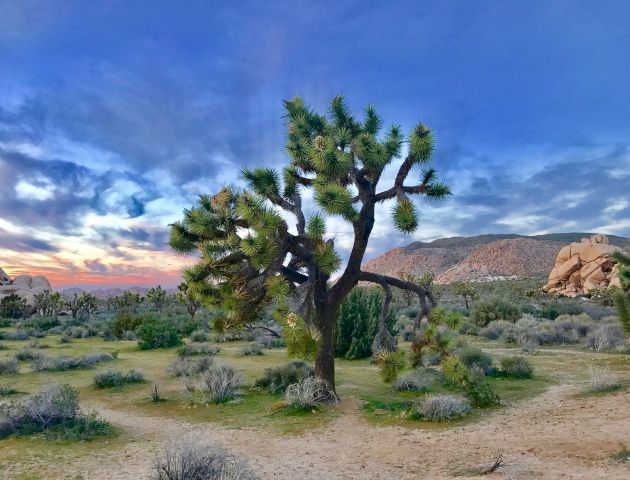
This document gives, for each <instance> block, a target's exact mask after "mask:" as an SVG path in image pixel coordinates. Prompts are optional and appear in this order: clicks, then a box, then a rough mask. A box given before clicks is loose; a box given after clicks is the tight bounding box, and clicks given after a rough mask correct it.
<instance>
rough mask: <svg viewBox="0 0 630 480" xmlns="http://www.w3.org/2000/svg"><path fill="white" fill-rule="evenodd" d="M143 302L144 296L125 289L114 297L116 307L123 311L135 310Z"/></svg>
mask: <svg viewBox="0 0 630 480" xmlns="http://www.w3.org/2000/svg"><path fill="white" fill-rule="evenodd" d="M141 302H142V298H140V295H138V294H137V293H133V292H130V291H128V290H125V291H124V292H123V293H121V294H120V295H118V296H117V297H115V298H114V305H115V306H116V309H117V310H118V311H119V312H121V311H128V312H135V311H136V310H138V306H140V303H141Z"/></svg>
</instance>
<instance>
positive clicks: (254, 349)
mask: <svg viewBox="0 0 630 480" xmlns="http://www.w3.org/2000/svg"><path fill="white" fill-rule="evenodd" d="M239 353H240V354H241V355H243V356H245V357H247V356H250V355H263V354H264V352H263V347H262V345H261V344H259V343H256V342H253V343H248V344H247V345H243V347H242V348H241V350H240V352H239Z"/></svg>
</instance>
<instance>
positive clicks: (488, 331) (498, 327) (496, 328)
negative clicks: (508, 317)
mask: <svg viewBox="0 0 630 480" xmlns="http://www.w3.org/2000/svg"><path fill="white" fill-rule="evenodd" d="M513 328H514V324H513V323H511V322H506V321H505V320H495V321H494V322H490V323H489V324H488V325H486V326H485V327H484V328H482V329H481V330H479V336H481V337H484V338H487V339H488V340H498V339H499V338H502V337H503V336H504V334H505V333H506V332H508V331H510V330H512V329H513Z"/></svg>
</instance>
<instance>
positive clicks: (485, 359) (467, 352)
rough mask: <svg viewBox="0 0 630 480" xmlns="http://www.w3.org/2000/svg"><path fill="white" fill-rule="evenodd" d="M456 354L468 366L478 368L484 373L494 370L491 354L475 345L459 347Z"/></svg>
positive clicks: (487, 373)
mask: <svg viewBox="0 0 630 480" xmlns="http://www.w3.org/2000/svg"><path fill="white" fill-rule="evenodd" d="M457 356H458V357H459V359H460V360H461V361H462V362H463V363H464V365H466V366H467V367H468V368H470V369H472V368H478V369H480V370H481V371H482V372H483V373H484V374H485V375H489V374H491V373H492V372H493V370H494V361H493V360H492V356H490V355H489V354H487V353H485V352H484V351H482V350H481V349H479V348H476V347H465V348H463V349H461V350H460V351H459V352H458V353H457Z"/></svg>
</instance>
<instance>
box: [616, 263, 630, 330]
mask: <svg viewBox="0 0 630 480" xmlns="http://www.w3.org/2000/svg"><path fill="white" fill-rule="evenodd" d="M614 257H615V260H617V263H618V264H619V279H620V280H621V287H622V289H621V291H619V292H618V293H617V294H616V295H615V306H616V307H617V312H618V313H619V319H620V320H621V325H622V326H623V330H624V332H625V333H626V335H627V336H628V337H630V256H628V255H625V254H624V253H621V252H616V253H615V254H614Z"/></svg>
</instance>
